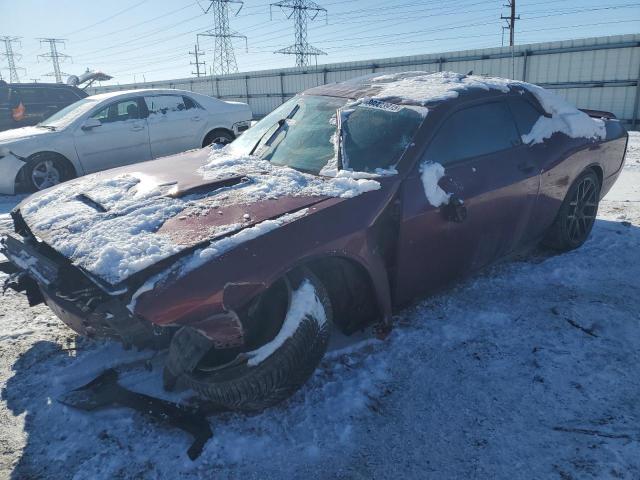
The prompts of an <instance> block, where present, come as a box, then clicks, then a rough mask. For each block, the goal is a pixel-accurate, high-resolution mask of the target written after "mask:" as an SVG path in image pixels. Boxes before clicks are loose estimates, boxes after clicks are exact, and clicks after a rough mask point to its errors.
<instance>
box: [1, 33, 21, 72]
mask: <svg viewBox="0 0 640 480" xmlns="http://www.w3.org/2000/svg"><path fill="white" fill-rule="evenodd" d="M19 40H20V37H8V36H4V37H0V41H2V42H3V43H4V53H0V56H3V57H5V58H6V59H7V64H8V65H9V81H10V82H11V83H20V77H18V70H24V68H20V67H16V60H20V59H21V58H22V55H18V54H16V53H14V52H13V44H14V43H19Z"/></svg>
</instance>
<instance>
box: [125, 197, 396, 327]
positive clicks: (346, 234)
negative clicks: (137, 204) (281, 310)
mask: <svg viewBox="0 0 640 480" xmlns="http://www.w3.org/2000/svg"><path fill="white" fill-rule="evenodd" d="M387 200H388V192H384V191H383V190H382V189H381V190H378V191H373V192H368V193H365V194H362V195H360V196H359V197H356V198H352V199H347V200H345V199H340V198H330V199H328V200H325V201H324V202H322V204H319V205H317V206H313V207H310V208H309V209H308V210H309V211H308V213H307V215H306V216H304V217H302V218H300V219H298V220H295V221H293V222H291V223H288V224H285V225H283V226H281V227H279V228H277V229H275V230H273V231H271V232H269V233H267V234H265V235H263V236H260V237H257V238H254V239H253V240H249V241H247V242H245V243H243V244H241V245H239V246H237V247H236V248H234V249H233V250H230V251H228V252H227V253H225V254H223V255H221V256H219V257H216V258H213V259H212V260H210V261H209V262H207V263H206V264H204V265H202V266H200V267H198V268H197V269H195V270H193V271H190V272H188V273H187V274H185V275H183V276H177V275H174V276H171V275H169V276H166V277H165V280H161V281H160V282H158V283H157V284H156V285H154V286H153V287H152V288H151V289H149V290H148V291H146V292H144V293H142V294H140V295H139V296H138V297H137V299H136V302H135V307H134V311H135V313H136V314H138V315H140V316H142V317H143V318H145V319H147V320H148V321H150V322H152V323H155V324H157V325H160V326H168V325H189V326H194V327H195V328H198V330H200V331H214V330H215V329H216V327H215V325H213V323H212V324H211V325H206V324H207V323H209V322H208V321H206V319H209V318H210V319H211V322H217V321H219V320H220V318H222V317H220V316H217V315H223V314H225V313H229V312H230V311H233V310H235V309H237V308H239V307H241V306H243V305H245V304H246V303H247V302H248V301H249V300H251V299H252V298H254V297H255V296H256V295H257V294H259V293H261V292H263V291H264V290H266V289H267V288H269V286H271V285H272V284H273V283H274V282H275V281H276V280H278V279H279V278H281V277H282V276H283V275H284V274H286V273H287V272H288V271H290V270H292V269H294V268H296V267H298V266H301V265H304V264H306V263H309V262H311V261H315V260H318V259H319V258H322V257H326V256H340V257H344V258H348V259H349V260H351V261H353V262H355V263H357V264H359V265H360V266H362V268H363V270H364V271H366V272H367V274H368V275H369V277H370V279H371V285H372V286H373V289H374V291H375V294H376V297H377V298H376V300H375V301H376V302H377V304H378V306H379V309H380V311H381V312H382V314H383V318H384V319H385V321H387V322H388V321H389V320H390V318H391V295H390V289H389V280H388V275H387V270H386V266H385V265H386V263H385V259H384V258H383V257H382V254H381V253H378V252H380V251H381V249H380V248H378V247H379V246H378V245H377V244H376V240H375V236H374V235H369V233H370V229H371V227H372V226H373V225H374V223H375V220H376V218H377V217H378V213H379V211H380V209H381V208H383V206H384V205H386V203H387ZM203 322H204V323H203Z"/></svg>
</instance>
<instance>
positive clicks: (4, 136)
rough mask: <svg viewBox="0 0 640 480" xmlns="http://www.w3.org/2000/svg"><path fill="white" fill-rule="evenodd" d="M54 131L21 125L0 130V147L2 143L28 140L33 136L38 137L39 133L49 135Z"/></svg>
mask: <svg viewBox="0 0 640 480" xmlns="http://www.w3.org/2000/svg"><path fill="white" fill-rule="evenodd" d="M54 133H55V132H52V131H51V130H49V129H47V128H38V127H22V128H12V129H11V130H5V131H4V132H0V148H2V144H5V143H11V142H15V141H18V140H19V141H23V140H29V139H31V138H34V137H38V136H41V135H51V134H54Z"/></svg>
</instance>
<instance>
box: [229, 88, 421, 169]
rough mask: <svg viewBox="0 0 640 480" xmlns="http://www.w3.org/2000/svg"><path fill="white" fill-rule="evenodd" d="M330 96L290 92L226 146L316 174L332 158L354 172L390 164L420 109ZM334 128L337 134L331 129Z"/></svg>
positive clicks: (399, 153) (415, 124)
mask: <svg viewBox="0 0 640 480" xmlns="http://www.w3.org/2000/svg"><path fill="white" fill-rule="evenodd" d="M347 102H348V100H347V99H344V98H335V97H321V96H306V95H302V96H299V97H294V98H293V99H291V100H289V101H288V102H286V103H284V104H283V105H281V106H280V107H278V108H277V109H275V110H274V111H273V112H272V113H270V114H269V115H267V116H266V117H265V118H263V119H262V120H261V121H260V122H258V123H257V124H256V125H255V126H254V127H253V128H251V129H250V130H248V131H247V132H246V133H245V134H244V135H242V136H241V137H240V138H239V139H238V140H236V141H235V142H233V143H232V144H231V145H229V147H228V148H229V149H230V150H231V151H232V152H233V153H235V154H238V155H250V154H254V155H257V156H259V157H261V158H263V159H265V160H269V161H270V162H271V163H273V164H275V165H282V166H288V167H291V168H295V169H297V170H301V171H304V172H308V173H312V174H316V175H317V174H319V173H320V171H321V170H322V169H323V167H325V166H327V165H328V164H330V163H332V162H333V163H337V159H338V154H337V152H338V146H337V144H338V142H339V143H340V144H341V145H342V147H341V148H340V152H341V156H340V160H341V165H339V167H340V168H345V169H346V168H348V169H353V170H356V171H360V172H375V171H376V169H379V168H382V169H386V168H390V167H393V166H395V165H396V163H397V162H398V160H399V159H400V157H401V156H402V154H403V153H404V150H405V149H406V147H407V146H408V145H409V144H410V143H411V140H412V139H413V136H414V135H415V133H416V130H417V129H418V127H419V126H420V124H421V123H422V120H423V119H424V115H425V114H426V109H423V108H420V107H405V106H400V105H392V104H387V103H385V102H380V101H376V100H369V101H362V102H359V103H357V104H355V106H349V105H348V104H347ZM337 132H339V134H340V135H336V133H337Z"/></svg>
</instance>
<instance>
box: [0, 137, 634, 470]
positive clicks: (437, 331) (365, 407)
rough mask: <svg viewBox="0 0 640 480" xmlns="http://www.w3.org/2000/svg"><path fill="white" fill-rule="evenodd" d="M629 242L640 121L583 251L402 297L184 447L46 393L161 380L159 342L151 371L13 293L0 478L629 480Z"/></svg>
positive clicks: (6, 205)
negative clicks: (410, 300) (290, 381)
mask: <svg viewBox="0 0 640 480" xmlns="http://www.w3.org/2000/svg"><path fill="white" fill-rule="evenodd" d="M18 200H19V199H18V198H16V197H0V213H2V212H3V211H4V212H8V210H9V209H10V208H11V207H12V206H13V205H14V204H15V203H16V202H17V201H18ZM6 220H7V217H6V216H5V217H3V216H1V215H0V229H2V228H6V225H7V222H6ZM638 252H640V135H636V134H634V135H633V136H632V143H631V151H630V153H629V158H628V160H627V166H626V167H625V171H624V172H623V174H622V176H621V178H620V180H619V182H618V183H617V184H616V187H615V188H614V190H612V191H611V192H610V193H609V195H608V196H607V197H606V199H605V200H604V201H603V202H602V204H601V208H600V212H599V218H598V221H597V223H596V225H595V228H594V231H593V234H592V237H591V239H590V240H589V241H588V242H587V243H586V244H585V245H584V246H583V247H582V248H581V249H579V250H577V251H574V252H571V253H568V254H564V255H558V256H550V255H548V254H546V253H544V252H535V253H533V254H531V255H529V256H527V257H526V258H523V259H520V260H518V261H513V262H510V263H503V264H501V265H498V266H495V267H493V268H491V269H489V270H487V271H485V272H483V273H482V274H480V275H477V276H475V277H473V278H471V279H469V280H467V281H465V282H462V283H460V284H459V285H458V286H457V287H455V288H454V289H452V290H449V291H447V292H445V293H443V294H441V295H438V296H435V297H431V298H429V299H426V300H425V301H423V302H422V303H420V304H418V305H415V306H413V307H412V308H409V309H407V310H405V311H403V312H401V313H400V314H399V315H397V317H396V328H395V330H394V332H393V334H392V335H391V336H390V337H389V338H388V339H387V340H385V341H377V340H374V339H371V338H368V337H367V336H366V335H365V336H362V337H359V338H358V339H355V340H352V341H350V342H346V343H345V342H344V339H339V340H342V341H343V342H342V344H341V345H340V346H337V345H336V346H334V349H333V351H332V352H330V354H329V355H328V356H327V357H326V358H325V360H324V361H323V363H322V365H321V367H320V368H319V369H318V371H317V373H316V374H315V375H314V377H313V378H312V380H311V381H310V382H309V384H308V385H306V386H305V388H303V389H302V390H301V391H300V392H299V393H298V394H296V395H295V396H294V397H293V398H292V399H291V400H290V401H288V402H286V403H285V404H283V405H281V406H279V407H277V408H274V409H271V410H269V411H267V412H265V413H263V414H260V415H254V416H244V415H235V414H225V415H218V416H212V417H210V418H209V421H210V424H211V426H212V428H213V430H214V437H213V438H212V439H211V440H210V441H209V443H208V444H207V446H206V447H205V450H204V452H203V454H202V456H201V457H200V458H199V459H197V460H196V461H195V462H191V461H190V460H189V459H188V458H187V456H186V450H187V448H188V446H189V438H188V436H187V435H186V434H184V433H182V432H180V431H177V430H170V429H167V428H165V427H163V426H160V425H157V424H154V423H151V422H149V421H148V420H147V419H146V418H144V417H142V416H141V415H139V414H138V413H134V412H132V411H130V410H127V409H122V408H119V409H107V410H103V411H99V412H94V413H90V414H85V413H80V412H78V411H75V410H73V409H71V408H68V407H65V406H63V405H62V404H60V403H59V402H58V401H57V400H56V399H57V398H59V397H60V395H61V394H63V393H64V392H66V391H68V390H69V389H72V388H75V387H77V386H80V385H82V384H84V383H86V382H87V381H89V380H91V379H92V378H93V377H95V376H96V375H97V374H98V373H100V372H101V371H102V370H103V369H104V368H106V367H107V366H113V365H120V366H122V365H124V364H126V365H128V367H127V368H126V369H125V370H126V372H125V373H124V374H123V375H122V382H123V383H124V384H125V385H127V386H129V387H130V388H135V389H137V390H139V391H144V392H150V393H155V394H160V393H161V389H160V368H159V365H160V364H161V362H162V356H161V355H160V356H158V357H155V358H154V359H152V364H153V365H154V367H155V368H154V369H153V370H152V371H151V372H148V371H147V370H146V369H144V368H143V367H142V366H141V362H140V360H144V359H148V358H150V357H151V353H150V352H136V351H133V350H129V351H124V350H122V348H121V347H120V346H119V345H118V344H116V343H113V342H100V341H89V340H84V339H79V338H76V336H75V335H74V334H72V332H71V331H70V330H68V329H67V328H66V327H64V326H63V325H62V324H61V322H59V321H58V320H57V319H56V318H55V317H54V315H53V314H52V313H51V312H50V311H49V310H48V309H47V308H46V307H43V306H38V307H35V308H28V306H27V303H26V300H25V298H24V297H23V296H22V295H19V294H16V293H14V292H7V294H6V295H5V296H4V297H2V299H1V300H0V388H1V400H0V478H13V479H39V478H56V479H58V478H74V479H84V478H87V479H96V478H109V479H111V478H211V477H215V478H244V479H248V478H260V479H264V478H300V477H303V476H304V477H305V478H310V479H314V478H349V479H353V478H355V479H360V478H361V479H369V478H435V479H440V478H508V479H514V478H523V479H524V478H527V479H528V478H561V479H582V478H627V479H634V478H640V401H639V400H640V384H639V382H638V375H637V370H638V368H637V365H638V364H639V363H640V316H639V312H640V296H638V287H640V262H639V261H638V260H639V258H638V257H639V255H640V254H639V253H638ZM2 275H3V274H1V273H0V276H2ZM0 280H1V278H0Z"/></svg>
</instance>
